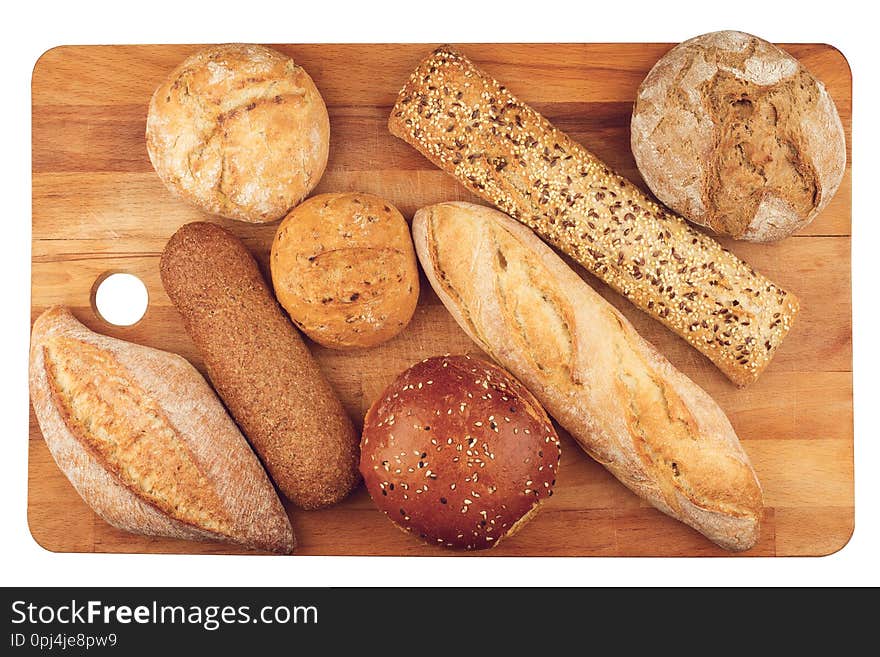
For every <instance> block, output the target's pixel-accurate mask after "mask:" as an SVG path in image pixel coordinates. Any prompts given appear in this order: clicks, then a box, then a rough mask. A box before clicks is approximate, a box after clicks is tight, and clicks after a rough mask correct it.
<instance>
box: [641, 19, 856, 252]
mask: <svg viewBox="0 0 880 657" xmlns="http://www.w3.org/2000/svg"><path fill="white" fill-rule="evenodd" d="M631 126H632V133H631V135H632V139H631V143H632V151H633V155H635V158H636V163H637V164H638V166H639V171H640V172H641V174H642V177H643V178H644V179H645V182H646V183H647V184H648V187H650V188H651V191H652V192H654V194H655V195H656V196H657V198H658V199H660V201H662V202H663V203H665V204H666V205H667V206H669V207H670V208H672V209H673V210H675V211H676V212H679V213H681V215H682V216H684V217H686V218H687V219H690V220H691V221H693V222H694V223H697V224H700V225H702V226H707V227H709V228H711V229H712V230H713V231H715V232H716V233H720V234H722V235H730V236H731V237H735V238H737V239H742V240H750V241H753V242H772V241H775V240H780V239H783V238H785V237H788V236H789V235H791V234H792V233H793V232H795V231H796V230H800V229H801V228H803V227H804V226H806V225H807V224H809V223H810V222H811V221H812V220H813V219H814V218H815V217H816V216H817V215H818V214H819V213H820V212H821V211H822V210H823V209H824V208H825V206H827V205H828V202H829V201H830V200H831V198H832V197H833V196H834V194H835V192H836V191H837V188H838V187H839V186H840V182H841V180H842V179H843V174H844V172H845V171H846V136H845V133H844V130H843V124H842V123H841V122H840V116H839V115H838V113H837V108H836V107H835V106H834V100H832V98H831V96H830V95H829V94H828V92H827V91H826V89H825V85H823V84H822V82H820V81H819V80H817V79H816V78H815V77H813V75H811V74H810V72H809V71H808V70H807V69H806V68H804V67H803V66H802V65H801V63H800V62H798V60H796V59H795V58H794V57H792V56H791V55H789V54H788V53H787V52H785V51H784V50H782V49H781V48H777V47H776V46H774V45H773V44H772V43H768V42H767V41H764V39H759V38H758V37H756V36H752V35H750V34H745V33H743V32H735V31H732V30H725V31H723V32H712V33H711V34H703V35H701V36H698V37H695V38H693V39H688V40H687V41H685V42H684V43H681V44H679V45H677V46H675V48H673V49H672V50H670V51H669V52H668V53H666V54H665V55H664V56H663V57H662V58H661V59H660V60H659V61H658V62H657V64H655V65H654V68H652V69H651V72H650V73H648V75H647V77H646V78H645V80H644V81H643V82H642V84H641V86H640V87H639V91H638V95H637V96H636V102H635V106H634V107H633V116H632V124H631Z"/></svg>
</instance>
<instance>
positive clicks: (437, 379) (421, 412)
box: [361, 356, 560, 550]
mask: <svg viewBox="0 0 880 657" xmlns="http://www.w3.org/2000/svg"><path fill="white" fill-rule="evenodd" d="M559 458H560V449H559V439H558V438H557V436H556V432H555V431H554V429H553V425H552V424H551V423H550V420H549V418H548V417H547V414H546V413H545V412H544V409H543V408H541V405H540V404H539V403H538V402H537V400H535V398H534V397H533V396H532V395H531V393H530V392H529V391H528V390H526V389H525V388H524V387H523V385H522V384H521V383H520V382H519V381H517V380H516V379H514V378H513V377H512V376H510V375H509V374H508V373H507V372H505V371H504V370H502V369H501V368H499V367H497V366H495V365H493V364H492V363H488V362H486V361H484V360H482V359H479V358H469V357H468V356H442V357H440V356H437V357H434V358H426V359H425V360H423V361H422V362H420V363H416V364H415V365H413V366H412V367H410V368H409V369H408V370H406V371H405V372H403V373H402V374H401V375H400V376H399V377H398V378H397V380H396V381H395V382H394V383H392V384H391V385H390V386H388V388H387V389H386V390H385V392H383V393H382V396H381V397H380V398H379V399H377V400H376V401H375V402H374V403H373V405H372V406H371V407H370V410H369V411H368V412H367V417H366V419H365V420H364V433H363V438H362V441H361V474H362V475H363V477H364V481H365V482H366V484H367V490H368V491H369V492H370V496H371V497H372V498H373V501H374V502H375V503H376V506H378V507H379V509H380V510H382V511H383V512H384V513H385V515H387V516H388V517H389V518H390V519H391V520H392V521H393V522H395V523H396V524H397V525H398V526H400V527H401V528H402V529H404V530H406V531H408V532H411V533H413V534H416V535H418V537H419V538H421V539H422V540H424V541H427V542H429V543H432V544H434V545H442V546H444V547H449V548H456V549H464V550H483V549H486V548H492V547H495V546H496V545H498V543H500V542H501V541H502V540H505V539H507V538H509V537H510V536H512V535H513V534H515V533H516V532H517V531H519V530H520V529H521V528H522V527H523V526H524V525H525V524H526V523H527V522H528V521H529V520H530V519H531V518H532V517H534V515H535V514H536V513H537V512H538V509H539V508H540V505H541V504H542V503H543V502H544V501H546V500H547V499H548V498H549V497H550V496H551V495H552V494H553V485H554V484H555V483H556V474H557V471H558V469H559Z"/></svg>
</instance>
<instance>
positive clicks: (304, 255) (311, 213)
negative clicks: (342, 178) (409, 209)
mask: <svg viewBox="0 0 880 657" xmlns="http://www.w3.org/2000/svg"><path fill="white" fill-rule="evenodd" d="M270 264H271V269H272V284H273V286H274V287H275V294H276V296H277V297H278V301H279V302H280V303H281V305H282V306H283V307H284V309H285V310H286V311H287V313H288V314H289V315H290V317H291V319H293V321H294V323H295V324H296V325H297V326H298V327H299V328H301V329H302V330H303V331H304V332H305V334H306V335H308V336H309V337H310V338H311V339H312V340H315V341H316V342H319V343H320V344H322V345H324V346H325V347H330V348H333V349H349V348H355V347H373V346H376V345H378V344H381V343H382V342H385V341H387V340H390V339H391V338H393V337H394V336H395V335H397V334H398V333H400V332H401V331H402V330H403V329H404V328H405V327H406V325H407V324H408V323H409V320H410V319H411V318H412V315H413V313H414V312H415V309H416V303H417V302H418V300H419V270H418V266H417V265H416V254H415V251H413V246H412V239H411V238H410V235H409V226H408V225H407V223H406V220H405V219H404V218H403V215H401V214H400V212H399V211H398V210H397V208H395V207H394V206H393V205H392V204H391V203H389V202H388V201H386V200H384V199H381V198H379V197H378V196H374V195H372V194H362V193H356V192H346V193H338V194H321V195H319V196H313V197H312V198H310V199H308V200H307V201H305V202H303V203H301V204H300V205H298V206H296V207H295V208H294V209H293V210H292V211H291V212H290V214H288V215H287V217H285V218H284V221H282V222H281V224H280V225H279V226H278V230H277V232H276V233H275V239H274V241H273V242H272V256H271V259H270Z"/></svg>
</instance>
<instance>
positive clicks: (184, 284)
mask: <svg viewBox="0 0 880 657" xmlns="http://www.w3.org/2000/svg"><path fill="white" fill-rule="evenodd" d="M160 272H161V275H162V284H163V285H164V287H165V291H166V292H167V293H168V296H169V297H170V298H171V301H172V302H173V303H174V305H175V306H176V307H177V310H178V311H179V312H180V314H181V316H182V317H183V324H184V326H185V327H186V331H187V333H189V336H190V337H191V338H192V341H193V342H194V343H195V345H196V347H197V348H198V350H199V353H200V354H201V356H202V359H203V360H204V362H205V366H206V367H207V370H208V376H209V377H210V379H211V382H212V383H213V384H214V387H215V388H216V390H217V392H218V394H219V395H220V397H221V398H222V399H223V402H224V403H225V404H226V407H227V408H228V409H229V411H230V413H232V415H233V417H234V418H235V420H236V421H237V422H238V425H239V426H240V427H241V429H242V431H243V432H244V434H245V435H246V436H247V437H248V439H249V440H250V441H251V444H252V445H253V446H254V449H255V450H256V451H257V453H258V454H259V455H260V458H261V459H262V460H263V463H264V465H265V466H266V469H267V470H268V471H269V474H270V475H271V477H272V479H273V480H274V481H275V483H276V484H277V485H278V488H279V489H280V490H281V492H282V493H284V495H285V496H287V497H288V498H289V499H290V500H291V501H292V502H293V503H294V504H296V505H297V506H299V507H301V508H303V509H316V508H319V507H322V506H327V505H329V504H334V503H335V502H338V501H339V500H341V499H343V498H344V497H345V496H346V495H348V493H349V491H351V489H352V488H353V487H354V485H355V484H356V483H357V480H358V474H357V457H358V449H357V436H356V434H355V430H354V427H353V426H352V423H351V420H350V419H349V418H348V416H347V415H346V413H345V410H344V409H343V408H342V404H341V403H340V401H339V399H338V398H337V397H336V395H335V393H334V392H333V390H332V389H331V388H330V385H329V384H328V383H327V381H326V380H325V379H324V376H323V375H322V374H321V370H320V369H319V368H318V364H317V363H316V362H315V360H314V359H313V358H312V355H311V354H310V353H309V350H308V349H307V348H306V346H305V344H303V341H302V338H300V336H299V334H298V333H297V332H296V329H294V328H293V325H291V323H290V322H289V321H288V319H287V317H285V315H284V312H283V311H282V310H281V308H280V307H279V306H278V304H277V302H276V301H275V297H273V296H272V292H271V291H270V289H269V287H268V286H267V285H266V282H265V281H264V280H263V276H262V274H260V270H259V268H258V267H257V263H256V261H255V260H254V259H253V257H252V256H251V254H250V253H249V252H248V250H247V249H246V248H245V246H244V244H242V243H241V240H239V239H238V238H237V237H235V236H234V235H233V234H232V233H229V232H227V231H226V230H224V229H223V228H221V227H220V226H217V225H216V224H210V223H204V222H195V223H191V224H187V225H185V226H183V227H182V228H180V230H178V231H177V232H176V233H175V234H174V236H173V237H172V238H171V239H170V240H169V241H168V244H167V245H166V246H165V251H164V252H163V254H162V260H161V263H160Z"/></svg>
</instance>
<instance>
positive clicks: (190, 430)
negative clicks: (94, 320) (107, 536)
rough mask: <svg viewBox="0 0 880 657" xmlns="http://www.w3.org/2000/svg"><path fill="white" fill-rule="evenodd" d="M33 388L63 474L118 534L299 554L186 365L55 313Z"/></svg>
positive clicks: (44, 329) (248, 457) (229, 425)
mask: <svg viewBox="0 0 880 657" xmlns="http://www.w3.org/2000/svg"><path fill="white" fill-rule="evenodd" d="M30 388H31V401H32V402H33V405H34V414H35V415H36V416H37V421H38V423H39V425H40V430H41V431H42V433H43V438H44V439H45V440H46V444H47V445H48V447H49V451H50V452H51V453H52V457H53V458H54V459H55V462H56V463H57V464H58V467H59V468H61V471H62V472H64V474H65V475H66V476H67V478H68V479H69V480H70V483H71V484H73V487H74V488H75V489H76V491H77V492H78V493H79V494H80V496H81V497H82V498H83V500H84V501H85V502H86V504H88V505H89V506H90V507H91V508H92V509H93V510H94V511H95V512H96V513H97V514H98V515H99V516H101V518H103V519H104V520H106V521H107V522H108V523H110V524H111V525H113V526H114V527H119V528H120V529H124V530H126V531H130V532H135V533H138V534H147V535H150V536H169V537H172V538H184V539H190V540H206V539H213V540H222V541H230V542H234V543H239V544H241V545H244V546H246V547H249V548H253V549H259V550H268V551H272V552H282V553H289V552H291V551H292V550H293V547H294V538H293V530H292V529H291V526H290V521H289V520H288V518H287V514H286V513H285V511H284V507H283V506H282V505H281V501H280V500H279V499H278V495H277V494H276V493H275V489H274V488H273V487H272V483H271V482H270V481H269V478H268V477H267V476H266V473H265V471H264V470H263V468H262V466H261V465H260V462H259V461H258V460H257V457H256V456H255V455H254V453H253V452H252V451H251V449H250V446H249V445H248V444H247V441H246V440H245V439H244V436H242V435H241V432H240V431H239V430H238V427H236V426H235V423H234V422H233V421H232V419H231V418H230V417H229V415H228V414H227V413H226V411H225V409H224V408H223V405H222V404H221V403H220V400H219V399H217V396H216V395H215V394H214V391H213V390H211V387H210V386H209V385H208V384H207V382H206V381H205V380H204V378H202V375H201V374H199V373H198V371H197V370H196V369H195V368H194V367H193V366H192V365H190V364H189V363H188V362H187V361H186V360H184V359H183V358H181V357H180V356H177V355H175V354H170V353H167V352H164V351H159V350H157V349H150V348H148V347H142V346H140V345H136V344H132V343H130V342H125V341H123V340H116V339H114V338H110V337H107V336H104V335H99V334H97V333H93V332H92V331H90V330H89V329H87V328H86V327H85V326H83V325H82V324H81V323H80V322H79V321H77V320H76V318H75V317H74V316H73V315H72V314H71V313H70V311H68V310H67V309H66V308H64V307H61V306H55V307H52V308H49V309H48V310H46V311H45V312H44V313H43V314H42V315H40V317H39V318H37V321H36V322H35V323H34V327H33V333H32V335H31V351H30Z"/></svg>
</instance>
